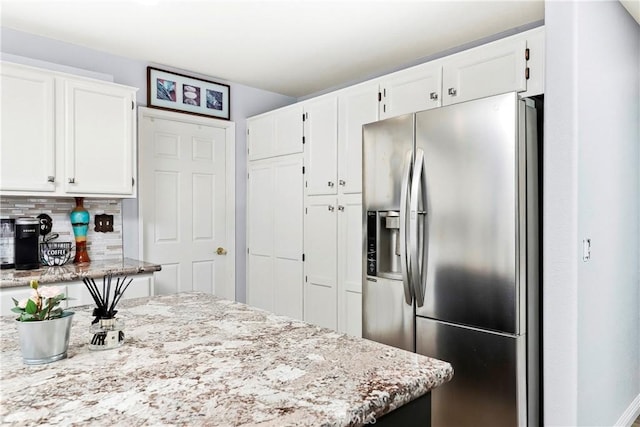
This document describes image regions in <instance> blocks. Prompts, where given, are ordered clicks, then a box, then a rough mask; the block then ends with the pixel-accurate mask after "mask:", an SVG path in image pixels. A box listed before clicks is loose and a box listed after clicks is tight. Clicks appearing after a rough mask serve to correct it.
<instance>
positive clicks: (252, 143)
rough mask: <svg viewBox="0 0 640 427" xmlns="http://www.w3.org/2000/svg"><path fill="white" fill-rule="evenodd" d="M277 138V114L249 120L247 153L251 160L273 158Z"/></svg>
mask: <svg viewBox="0 0 640 427" xmlns="http://www.w3.org/2000/svg"><path fill="white" fill-rule="evenodd" d="M275 138H276V120H275V113H271V114H266V115H263V116H260V117H256V118H252V119H247V152H248V158H249V160H258V159H265V158H267V157H271V156H272V152H273V147H274V145H275V142H274V141H275Z"/></svg>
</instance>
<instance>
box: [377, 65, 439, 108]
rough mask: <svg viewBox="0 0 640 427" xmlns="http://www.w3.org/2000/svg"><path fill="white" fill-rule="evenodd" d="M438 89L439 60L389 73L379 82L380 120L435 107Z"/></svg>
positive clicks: (437, 103) (437, 100)
mask: <svg viewBox="0 0 640 427" xmlns="http://www.w3.org/2000/svg"><path fill="white" fill-rule="evenodd" d="M441 87H442V66H441V62H440V61H434V62H429V63H426V64H421V65H419V66H416V67H412V68H409V69H407V70H403V71H400V72H397V73H394V74H392V75H391V76H389V78H387V79H385V80H383V81H382V82H381V83H380V89H381V92H382V99H381V102H380V119H381V120H382V119H388V118H389V117H394V116H399V115H402V114H407V113H415V112H416V111H422V110H428V109H430V108H436V107H439V106H440V105H441V99H440V90H441Z"/></svg>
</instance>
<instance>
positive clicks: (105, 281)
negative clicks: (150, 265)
mask: <svg viewBox="0 0 640 427" xmlns="http://www.w3.org/2000/svg"><path fill="white" fill-rule="evenodd" d="M112 278H113V274H112V273H107V274H106V275H105V276H104V277H103V278H102V293H100V288H98V286H97V285H96V282H95V280H93V279H92V278H90V277H85V278H83V279H82V281H83V282H84V284H85V286H86V287H87V289H88V290H89V293H90V294H91V297H92V298H93V301H94V302H95V303H96V308H94V309H93V315H94V316H95V319H94V320H93V322H91V323H92V324H93V323H98V321H99V320H100V319H113V318H114V317H115V315H116V313H117V312H118V310H116V306H117V305H118V303H119V302H120V299H122V296H123V295H124V292H125V291H126V290H127V288H128V287H129V285H130V284H131V282H133V278H132V279H129V281H128V282H127V281H126V280H127V276H124V277H122V278H117V279H116V283H115V286H113V297H111V288H112V286H111V280H112ZM125 283H126V284H125ZM109 301H111V304H109Z"/></svg>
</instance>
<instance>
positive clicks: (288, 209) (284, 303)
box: [247, 154, 304, 319]
mask: <svg viewBox="0 0 640 427" xmlns="http://www.w3.org/2000/svg"><path fill="white" fill-rule="evenodd" d="M302 163H303V159H302V155H300V154H297V155H290V156H282V157H275V158H270V159H264V160H258V161H253V162H249V166H248V171H249V173H248V191H247V211H248V212H250V213H251V214H250V215H248V218H247V246H248V248H247V252H248V256H247V278H248V283H247V303H249V304H250V305H253V306H255V307H260V308H263V309H265V310H270V311H273V312H275V313H278V314H282V315H286V316H290V317H293V318H296V319H302V318H303V311H302V310H303V305H302V300H303V266H302V257H303V249H302V247H303V246H302V239H303V234H302V233H303V225H302V224H303V223H302V221H303V218H302V217H303V213H304V212H303V178H302V177H303V174H302Z"/></svg>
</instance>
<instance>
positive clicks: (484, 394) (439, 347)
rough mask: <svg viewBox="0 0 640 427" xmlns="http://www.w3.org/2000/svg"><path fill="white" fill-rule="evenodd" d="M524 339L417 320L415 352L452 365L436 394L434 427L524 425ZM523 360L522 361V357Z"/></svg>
mask: <svg viewBox="0 0 640 427" xmlns="http://www.w3.org/2000/svg"><path fill="white" fill-rule="evenodd" d="M525 340H526V336H525V335H520V336H510V335H507V334H498V333H493V332H487V331H483V330H479V329H473V328H467V327H462V326H457V325H453V324H448V323H444V322H439V321H435V320H431V319H426V318H422V317H417V318H416V351H417V353H419V354H423V355H425V356H429V357H434V358H436V359H441V360H446V361H447V362H449V363H451V365H452V366H453V369H454V375H453V379H452V380H451V382H449V383H447V384H444V385H443V386H441V387H438V388H437V389H435V390H434V391H433V392H432V398H433V401H432V415H431V425H432V426H433V427H462V426H474V427H482V426H486V427H496V426H517V425H522V421H521V418H520V417H521V416H523V418H522V419H526V414H519V413H518V397H519V394H522V393H525V394H526V392H525V391H524V388H523V387H524V386H525V379H524V378H518V375H517V372H518V368H519V367H523V366H525V365H526V360H525V358H524V357H523V352H522V351H519V348H522V347H523V345H524V342H525ZM519 355H520V357H518V356H519Z"/></svg>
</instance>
